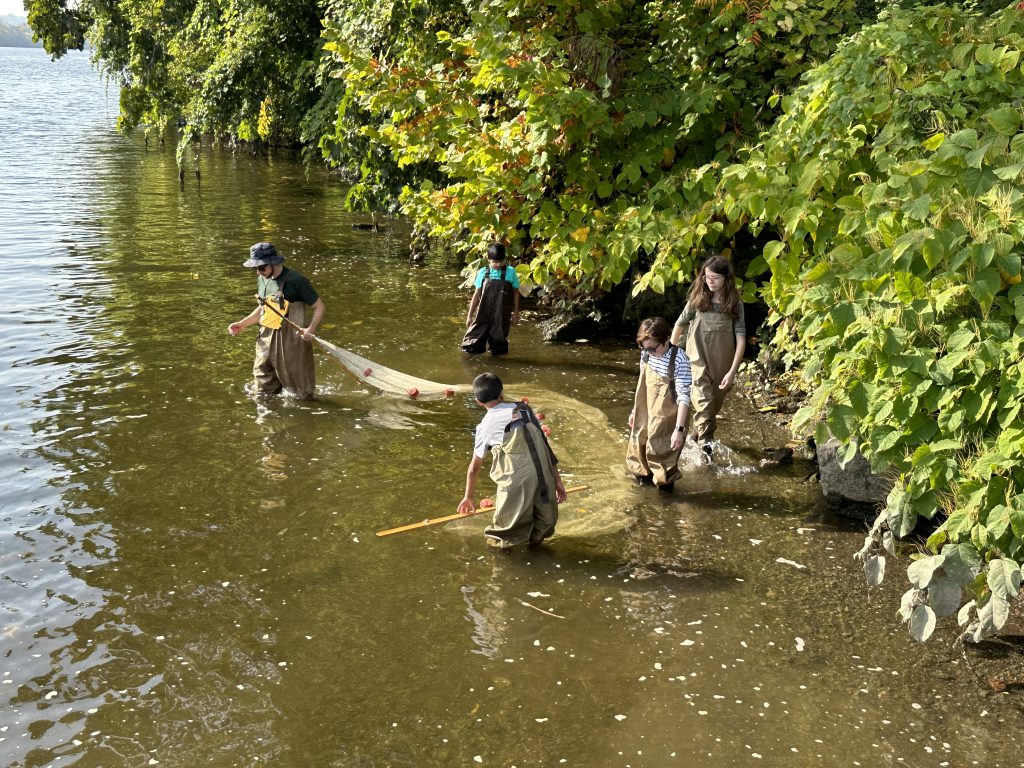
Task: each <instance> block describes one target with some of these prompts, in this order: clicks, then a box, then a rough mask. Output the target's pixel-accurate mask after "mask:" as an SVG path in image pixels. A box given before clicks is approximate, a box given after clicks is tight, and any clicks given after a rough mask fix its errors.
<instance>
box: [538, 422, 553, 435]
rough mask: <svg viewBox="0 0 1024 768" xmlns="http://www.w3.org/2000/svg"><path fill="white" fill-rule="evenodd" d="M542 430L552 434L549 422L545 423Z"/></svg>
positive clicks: (546, 433)
mask: <svg viewBox="0 0 1024 768" xmlns="http://www.w3.org/2000/svg"><path fill="white" fill-rule="evenodd" d="M540 431H541V432H543V433H544V434H545V435H550V434H551V427H549V426H548V425H547V424H545V425H544V426H543V427H541V428H540Z"/></svg>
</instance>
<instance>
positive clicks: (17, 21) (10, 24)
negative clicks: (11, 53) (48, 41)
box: [0, 13, 43, 48]
mask: <svg viewBox="0 0 1024 768" xmlns="http://www.w3.org/2000/svg"><path fill="white" fill-rule="evenodd" d="M42 47H43V46H42V43H34V42H32V29H31V27H29V25H28V19H25V18H23V17H21V16H15V15H13V14H10V13H5V14H0V48H42Z"/></svg>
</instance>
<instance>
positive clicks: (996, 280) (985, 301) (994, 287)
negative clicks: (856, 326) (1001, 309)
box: [967, 267, 1002, 310]
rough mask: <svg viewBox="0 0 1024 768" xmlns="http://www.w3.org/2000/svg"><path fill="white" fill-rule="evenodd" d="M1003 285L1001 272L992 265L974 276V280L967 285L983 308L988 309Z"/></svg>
mask: <svg viewBox="0 0 1024 768" xmlns="http://www.w3.org/2000/svg"><path fill="white" fill-rule="evenodd" d="M1001 286H1002V281H1001V280H1000V277H999V272H998V271H997V270H995V269H992V268H991V267H986V268H985V269H983V270H981V271H980V272H978V274H977V275H975V276H974V280H972V281H971V283H970V285H968V286H967V287H968V289H969V290H970V292H971V295H972V296H973V297H974V300H975V301H977V302H978V305H979V306H980V307H981V308H982V310H987V309H988V308H989V307H990V306H991V305H992V301H993V299H995V296H996V293H997V292H998V291H999V289H1000V287H1001Z"/></svg>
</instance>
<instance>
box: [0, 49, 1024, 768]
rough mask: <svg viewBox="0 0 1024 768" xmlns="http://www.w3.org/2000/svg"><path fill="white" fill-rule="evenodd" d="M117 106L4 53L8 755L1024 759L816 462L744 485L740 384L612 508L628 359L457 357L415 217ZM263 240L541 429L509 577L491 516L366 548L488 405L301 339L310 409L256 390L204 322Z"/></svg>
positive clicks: (0, 157) (380, 327)
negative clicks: (838, 510)
mask: <svg viewBox="0 0 1024 768" xmlns="http://www.w3.org/2000/svg"><path fill="white" fill-rule="evenodd" d="M116 112H117V93H116V92H115V90H113V89H110V88H108V87H106V86H105V85H104V83H103V82H102V81H101V80H100V79H99V77H98V76H97V75H96V74H95V72H94V71H93V70H92V69H91V68H90V66H89V63H88V60H87V58H86V57H85V56H82V55H72V56H69V57H68V58H67V59H65V60H63V61H60V62H57V63H51V62H50V61H49V60H48V58H47V57H46V56H45V55H44V54H43V53H42V52H40V51H36V50H16V49H0V169H2V183H3V188H4V191H3V206H2V207H0V258H2V259H3V260H4V268H5V275H6V278H7V282H6V285H7V292H6V295H5V299H6V307H7V310H6V311H5V312H3V313H2V314H0V328H2V334H0V339H2V340H0V371H2V375H0V414H2V422H0V423H2V432H0V446H2V450H0V469H2V472H3V478H4V484H3V486H2V489H0V495H2V502H3V503H2V506H0V521H2V525H0V659H2V666H0V764H2V765H9V766H43V765H78V766H145V765H164V766H195V765H211V766H257V765H273V766H286V767H291V766H296V767H298V766H359V767H362V766H367V767H369V766H476V765H481V766H561V765H570V766H587V767H593V768H604V767H605V766H656V767H660V766H674V765H678V766H686V767H690V766H696V767H698V768H699V767H703V766H748V765H763V766H783V765H785V766H817V765H829V766H859V765H864V766H874V765H886V766H888V765H907V766H945V765H950V766H963V765H988V766H992V765H996V766H1011V765H1018V764H1020V758H1019V757H1018V755H1019V754H1020V753H1021V746H1022V745H1021V738H1020V737H1019V736H1018V729H1019V726H1020V724H1021V721H1020V716H1019V714H1018V713H1017V712H1016V710H1015V709H1014V708H1013V706H1012V704H1011V703H1009V701H1008V700H1007V699H1006V698H1005V697H1001V696H996V695H993V694H991V693H990V694H988V695H983V694H982V692H981V690H980V687H979V685H978V682H977V680H975V679H974V677H973V676H972V675H971V674H970V673H969V671H968V670H966V669H965V668H963V667H962V666H961V665H960V664H959V663H958V662H959V655H958V653H957V652H956V651H954V650H952V649H951V647H950V642H949V641H950V639H951V636H950V635H948V634H947V635H945V636H943V637H940V638H938V639H937V640H936V641H935V642H933V643H931V644H929V645H928V646H926V647H920V646H916V645H915V644H914V643H913V642H912V641H911V640H909V639H908V637H907V636H906V634H905V632H904V630H903V628H902V627H900V626H899V625H898V624H897V622H896V620H895V619H894V617H893V614H894V611H895V607H896V601H897V600H898V593H899V592H900V591H902V588H903V585H902V582H901V574H899V573H896V574H895V578H892V579H891V580H890V581H891V582H892V583H890V584H889V585H888V586H887V588H886V589H885V590H884V591H883V592H869V591H868V590H867V589H866V588H865V587H863V586H862V580H861V578H860V576H859V569H858V567H857V564H856V563H854V562H853V560H852V559H851V554H852V552H853V551H855V550H856V549H857V548H858V546H859V543H860V536H861V533H860V531H859V530H858V528H857V526H852V525H850V524H846V523H844V522H842V521H840V520H839V519H837V518H835V517H832V516H831V515H830V514H829V513H828V512H826V511H825V510H824V509H823V508H822V506H821V503H820V501H819V498H818V494H817V491H816V489H815V488H813V487H811V486H808V485H807V484H805V483H804V482H803V479H802V478H803V475H804V474H806V473H807V471H808V470H807V468H806V467H800V466H798V467H795V468H794V469H793V470H792V471H785V472H782V473H778V472H776V473H770V472H767V471H757V470H756V469H755V467H756V465H757V460H758V459H759V458H760V451H761V448H762V447H764V446H766V445H773V444H778V442H779V441H780V440H782V439H784V438H782V437H780V436H779V435H777V434H775V433H773V432H772V431H771V429H770V428H769V427H766V426H761V425H759V424H758V422H756V421H754V420H753V418H752V413H751V409H750V407H749V406H747V405H745V404H744V403H743V402H742V401H741V400H739V399H735V400H734V402H733V403H732V404H731V410H730V411H729V413H728V418H727V419H726V422H725V424H724V426H723V433H724V434H723V435H722V436H723V437H724V439H725V442H726V443H728V444H729V445H730V446H731V448H732V449H734V450H733V451H731V452H724V453H726V454H727V455H725V456H724V457H723V462H724V463H726V464H728V465H730V466H729V467H726V468H720V469H718V470H715V471H706V470H699V469H695V468H690V469H688V471H687V474H686V481H685V482H684V483H682V484H680V485H681V487H679V488H677V493H676V495H675V496H674V497H672V498H671V499H663V498H659V497H658V496H657V495H656V494H652V493H650V492H648V491H646V490H642V489H636V488H633V487H631V486H630V485H629V484H628V483H627V482H626V481H625V480H624V479H623V478H622V475H621V467H620V465H621V461H622V455H623V444H624V443H623V440H624V424H625V420H626V414H627V412H628V410H629V404H630V397H631V393H632V389H633V386H634V383H635V366H636V350H635V349H632V348H630V346H629V345H627V344H624V343H617V342H615V343H613V342H607V343H605V344H603V345H592V344H582V343H578V344H571V345H557V346H544V345H541V344H540V343H539V338H538V335H537V333H536V331H535V330H534V328H533V327H532V325H531V324H530V323H527V324H526V325H525V326H524V327H522V328H519V329H516V330H515V331H514V335H513V338H512V354H511V355H510V356H509V358H508V359H503V360H501V361H500V362H497V363H495V362H493V361H491V360H489V359H481V360H473V361H467V360H464V359H463V358H462V357H461V356H460V354H459V353H458V351H457V346H456V345H457V343H458V341H459V339H460V337H461V332H462V321H463V318H464V312H465V306H466V301H467V299H468V296H467V294H466V292H465V291H462V290H460V289H459V283H460V278H459V276H458V274H456V273H455V272H454V271H452V270H449V269H446V268H445V267H443V266H441V265H426V266H411V265H410V264H409V263H408V262H406V261H405V260H404V259H403V254H404V252H405V245H406V238H407V235H408V233H407V230H406V229H405V227H404V226H403V225H402V224H400V223H394V222H389V223H388V224H387V226H386V228H385V230H384V231H383V232H382V233H380V234H378V235H376V236H374V235H372V234H369V233H365V232H359V231H354V230H353V229H352V228H351V224H352V223H353V222H354V221H357V220H358V219H355V218H353V217H351V216H350V215H348V214H345V213H343V212H342V211H341V201H342V198H343V194H344V191H343V190H342V189H340V188H339V186H338V185H337V183H336V182H334V181H332V180H331V179H329V178H328V177H327V176H326V175H325V174H323V173H321V172H320V171H319V170H317V169H313V170H309V171H307V170H305V169H303V167H302V166H301V165H300V164H298V163H296V162H295V160H294V159H292V158H290V157H287V156H281V155H276V156H272V157H270V158H266V157H251V156H250V155H248V154H245V153H235V154H232V153H230V152H222V151H210V150H202V151H201V152H200V153H198V154H197V155H196V156H190V157H189V158H188V163H187V171H188V173H187V177H186V182H185V185H184V187H179V184H178V180H177V168H176V166H175V162H174V150H173V147H171V146H168V147H166V148H163V149H161V148H159V147H158V146H156V144H155V142H154V143H153V145H152V146H151V147H150V148H148V149H147V147H146V146H145V144H144V142H143V139H142V137H141V134H136V135H132V136H122V135H119V134H118V133H116V131H115V118H116ZM196 167H199V168H200V169H201V171H202V184H201V186H200V185H199V184H198V183H197V182H196V179H195V177H194V175H193V170H194V168H196ZM262 239H272V240H273V241H274V242H276V243H277V245H278V247H279V249H280V250H281V251H282V252H283V253H285V254H287V256H288V263H289V264H290V265H291V266H293V267H295V268H297V269H299V270H300V271H302V272H304V273H306V274H307V275H308V276H309V277H310V278H311V279H312V280H313V282H314V284H315V285H316V286H317V288H318V289H319V291H320V292H321V294H322V295H323V297H324V300H325V302H326V303H327V306H328V315H327V320H326V324H325V325H324V327H323V329H322V335H323V336H324V337H325V338H328V339H330V340H332V341H334V342H336V343H338V344H341V345H342V346H345V347H348V348H351V349H353V350H354V351H357V352H359V353H360V354H362V355H364V356H366V357H369V358H371V359H374V360H379V361H380V362H382V363H384V364H387V365H390V366H392V367H395V368H398V369H399V370H403V371H406V372H408V373H412V374H415V375H419V376H424V377H426V378H431V379H435V380H439V381H446V382H452V383H454V382H459V383H464V382H466V381H468V380H470V379H471V378H472V376H473V375H475V374H476V373H478V372H480V371H482V370H485V369H487V368H489V367H491V368H493V369H494V370H496V371H497V372H499V373H500V374H501V375H502V376H503V377H504V378H505V380H506V382H510V383H513V384H514V385H515V386H513V387H510V389H512V390H513V391H514V392H515V393H516V394H529V396H530V397H531V399H532V400H533V402H534V403H535V405H537V406H538V407H539V408H540V409H542V410H545V411H546V412H547V415H548V423H549V424H551V425H552V427H553V429H554V437H555V444H556V450H557V451H558V452H559V453H560V454H561V456H562V460H563V468H564V469H565V471H566V472H568V473H569V474H570V475H571V477H570V478H569V479H570V480H571V481H572V482H583V483H588V484H590V485H591V486H592V490H591V491H590V492H588V493H586V494H580V495H579V496H574V497H572V498H571V499H570V502H569V503H568V504H567V505H565V507H564V509H563V524H562V526H561V527H560V534H559V536H558V537H556V538H555V539H553V540H552V541H551V543H550V545H549V546H547V547H546V548H544V549H543V550H541V551H535V552H525V551H524V552H516V553H512V554H511V555H508V556H495V554H494V553H492V552H490V551H489V550H487V549H486V547H485V546H484V545H483V541H482V538H481V536H480V530H481V529H482V527H483V525H484V521H483V520H482V519H481V518H474V519H472V520H466V521H460V523H459V524H458V525H454V526H450V527H448V528H428V529H424V530H420V531H416V532H412V533H406V534H402V535H400V536H395V537H391V538H386V539H378V538H377V537H375V536H374V532H375V531H377V530H380V529H382V528H387V527H391V526H395V525H400V524H402V523H406V522H410V521H414V520H420V519H423V518H426V517H433V516H438V515H442V514H447V513H449V512H451V511H454V506H455V504H456V502H457V501H458V499H459V498H460V496H461V490H462V482H463V477H464V470H465V464H466V461H467V459H468V457H469V453H470V450H471V439H470V434H471V429H472V427H473V425H474V424H475V422H476V420H477V419H478V418H479V415H480V412H479V411H478V410H477V409H475V408H474V406H473V405H472V403H470V402H468V401H466V400H464V399H459V400H457V401H453V402H445V403H424V404H416V403H412V402H403V401H396V400H392V399H389V398H387V397H383V396H380V395H378V394H376V393H374V392H371V391H367V390H366V389H364V388H363V387H362V386H361V385H359V383H358V382H356V381H355V380H353V379H351V378H350V377H348V376H347V375H346V374H345V373H344V372H343V371H342V370H341V369H339V368H338V367H336V366H335V365H334V364H333V363H332V362H331V361H330V360H329V359H327V358H326V357H325V356H323V355H321V356H319V358H318V365H319V369H318V374H319V394H320V398H319V400H318V401H317V402H315V403H312V404H294V403H288V402H278V403H270V404H259V403H256V402H254V401H253V400H251V399H250V398H249V397H248V396H247V394H246V384H247V383H248V379H249V371H250V366H251V361H252V344H253V336H252V335H249V336H247V337H245V338H244V339H236V338H232V337H230V336H228V335H227V333H226V332H225V328H226V326H227V324H228V323H229V322H231V321H232V320H235V319H238V318H239V317H241V316H242V315H244V314H245V313H247V312H248V311H249V309H250V307H251V303H250V302H251V299H250V298H249V297H250V296H251V294H252V291H253V287H254V285H253V283H254V281H253V276H252V273H251V272H249V271H247V270H244V269H242V268H241V267H240V262H241V261H242V260H244V258H245V257H246V251H247V248H248V245H249V244H250V243H252V242H254V241H256V240H262ZM489 487H490V486H489V483H485V484H484V489H485V490H488V489H489ZM780 558H782V559H784V560H788V561H791V562H792V563H795V564H796V565H794V564H790V563H786V562H779V559H780ZM798 565H799V566H802V567H797V566H798ZM897 570H898V568H897Z"/></svg>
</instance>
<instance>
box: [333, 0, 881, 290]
mask: <svg viewBox="0 0 1024 768" xmlns="http://www.w3.org/2000/svg"><path fill="white" fill-rule="evenodd" d="M789 5H792V3H788V4H787V2H785V1H784V0H778V1H776V0H771V1H770V2H763V3H762V2H756V3H754V2H738V3H737V2H716V1H715V0H707V2H703V3H691V2H686V3H682V2H667V1H662V2H654V3H649V2H630V1H629V0H627V1H625V2H617V1H616V2H598V3H592V2H582V1H581V2H576V1H575V0H560V1H559V2H554V3H551V2H543V3H542V2H534V1H531V0H528V1H527V2H521V1H520V0H516V1H515V2H513V1H512V0H487V2H484V3H482V4H481V5H480V6H479V8H478V9H477V10H476V11H474V12H473V13H472V14H470V15H469V17H468V20H466V21H465V22H464V23H462V24H461V25H456V26H451V27H448V28H444V27H443V26H433V27H427V28H426V32H427V33H426V34H420V35H417V36H415V37H414V38H413V39H412V40H410V41H409V42H408V43H407V44H405V45H403V46H401V47H398V48H395V47H391V48H387V49H382V48H380V47H379V46H375V45H372V44H366V43H364V42H363V41H362V40H361V39H360V37H359V36H358V35H354V34H352V31H351V29H350V28H347V27H346V26H345V25H343V24H340V23H332V22H330V21H329V22H328V29H327V33H326V37H327V40H328V46H327V47H328V49H329V50H330V51H331V53H332V55H333V56H334V57H335V63H334V66H333V69H332V71H331V75H332V76H334V77H336V78H339V79H342V80H344V82H345V88H346V94H347V98H349V99H352V100H354V101H356V102H357V103H358V105H359V107H360V108H361V109H362V110H365V112H366V113H368V114H369V115H371V116H372V118H373V119H372V120H367V122H366V125H365V126H364V127H362V128H361V129H360V132H361V134H362V135H363V136H364V137H366V138H367V139H368V141H369V146H375V147H382V148H383V149H384V153H383V154H384V155H385V156H387V157H390V158H393V159H394V161H395V162H396V163H397V165H398V167H399V168H400V169H413V168H418V169H422V170H423V171H424V172H422V173H412V174H411V177H406V178H407V179H408V180H407V182H406V183H405V185H404V186H403V188H402V190H401V193H400V196H399V201H400V204H401V210H402V211H403V212H404V213H406V214H408V215H409V216H411V217H412V218H413V219H414V220H415V221H416V222H417V224H418V225H419V226H421V227H423V228H425V229H426V230H428V231H429V232H430V233H431V234H434V235H439V236H443V237H446V238H449V239H455V240H459V239H462V240H469V241H471V242H474V243H481V242H485V241H488V240H491V239H495V238H497V239H501V240H505V241H507V242H509V243H511V244H512V246H513V248H514V249H515V250H517V251H519V252H520V253H522V254H525V255H527V256H529V257H531V258H532V261H531V263H530V271H531V273H532V276H533V278H534V279H535V280H536V281H537V282H540V283H544V284H548V285H549V286H560V287H561V288H563V289H568V290H571V291H578V292H583V293H587V292H591V291H594V290H601V289H606V288H609V287H611V286H614V285H616V284H617V283H619V282H621V281H623V280H624V279H626V278H627V275H630V274H631V273H632V270H633V268H634V266H635V265H636V264H637V262H638V260H639V262H640V266H641V268H642V269H641V272H642V276H641V277H640V282H639V284H638V288H639V289H643V288H646V287H651V288H653V289H654V290H656V291H662V290H664V287H665V285H666V284H668V283H669V282H672V281H675V280H678V279H679V275H680V274H681V273H683V272H687V271H688V270H689V268H690V265H691V263H692V254H693V252H694V250H695V249H696V248H698V247H699V246H702V245H704V244H705V243H706V242H709V241H710V242H721V241H722V240H723V239H724V238H723V233H724V225H723V223H722V222H720V221H716V220H702V221H694V219H695V218H696V217H697V216H698V214H699V210H700V206H701V205H704V204H706V203H707V202H708V201H709V200H710V199H712V196H713V189H714V182H715V175H714V174H713V173H707V172H704V171H703V170H702V171H699V172H695V171H694V170H693V169H695V168H700V167H702V166H704V165H705V164H706V163H708V162H709V161H714V160H720V161H721V160H729V159H730V158H731V157H733V153H734V152H735V151H736V149H737V148H738V147H739V146H741V145H742V143H743V142H744V141H745V140H746V139H747V138H749V137H752V136H754V135H756V133H757V128H758V125H759V121H761V120H767V119H768V117H769V115H770V113H771V109H770V108H767V107H766V106H765V105H766V102H767V97H768V96H769V95H770V93H771V92H772V90H773V89H775V88H781V87H785V86H788V85H789V84H790V83H791V82H792V81H793V80H794V79H795V78H796V77H798V76H799V75H800V73H802V72H803V71H805V70H806V69H807V68H809V67H810V66H811V64H812V62H813V61H815V60H819V59H820V60H824V59H825V58H827V56H828V55H829V53H830V52H831V50H832V49H833V48H834V46H835V45H836V44H837V43H838V42H839V41H840V40H841V38H842V36H843V35H844V33H848V32H850V31H852V30H853V29H856V28H859V26H860V24H861V20H860V17H859V15H858V13H857V9H856V5H855V3H853V2H848V1H847V0H819V1H815V2H808V3H804V4H803V6H802V8H801V13H800V14H796V15H794V14H793V12H791V11H788V10H787V7H788V6H789ZM459 21H460V22H462V21H463V19H462V17H459ZM338 127H339V129H338V132H337V133H336V136H335V137H334V140H335V141H336V143H341V142H343V141H345V140H346V139H348V138H349V136H350V135H351V134H350V133H349V131H350V130H351V124H350V123H347V122H345V121H341V120H340V121H339V126H338ZM371 161H372V157H371ZM363 174H364V177H368V178H371V179H372V178H373V170H372V162H371V163H370V164H369V167H368V168H364V169H363ZM691 223H692V226H691ZM652 264H653V267H654V268H652V269H648V267H651V266H652Z"/></svg>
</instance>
